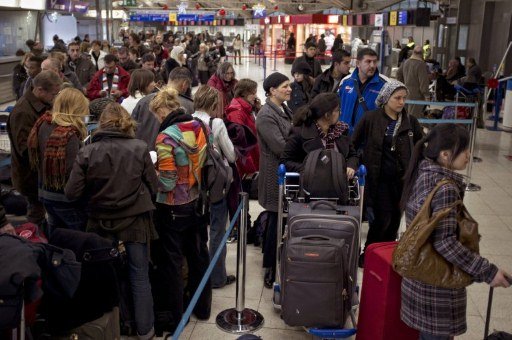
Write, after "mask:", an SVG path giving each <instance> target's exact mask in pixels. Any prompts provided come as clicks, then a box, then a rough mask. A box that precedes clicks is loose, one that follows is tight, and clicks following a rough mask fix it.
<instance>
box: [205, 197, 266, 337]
mask: <svg viewBox="0 0 512 340" xmlns="http://www.w3.org/2000/svg"><path fill="white" fill-rule="evenodd" d="M240 201H241V204H242V210H241V211H240V225H239V230H238V245H237V253H238V256H237V257H238V258H237V264H236V307H235V308H229V309H226V310H223V311H222V312H220V313H219V314H218V315H217V318H216V320H215V322H216V323H217V326H218V327H219V328H220V329H222V330H223V331H225V332H228V333H238V334H239V333H248V332H254V331H256V330H258V329H260V328H261V327H263V322H264V321H265V319H264V318H263V315H261V314H260V313H259V312H258V311H255V310H253V309H250V308H245V266H246V251H247V214H248V212H249V194H248V193H246V192H241V193H240Z"/></svg>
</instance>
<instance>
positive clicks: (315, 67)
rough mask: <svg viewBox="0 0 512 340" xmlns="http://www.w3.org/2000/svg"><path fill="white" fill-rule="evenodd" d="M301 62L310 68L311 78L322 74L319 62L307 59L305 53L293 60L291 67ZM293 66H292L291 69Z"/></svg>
mask: <svg viewBox="0 0 512 340" xmlns="http://www.w3.org/2000/svg"><path fill="white" fill-rule="evenodd" d="M303 61H305V62H306V63H308V65H309V67H311V70H312V71H313V73H311V77H313V78H316V77H317V76H319V75H320V74H322V66H321V65H320V62H319V61H318V60H316V59H315V58H309V57H308V56H307V55H306V54H305V53H304V55H302V56H300V57H298V58H297V59H295V61H294V62H293V65H295V64H298V63H300V62H303ZM293 65H292V68H293Z"/></svg>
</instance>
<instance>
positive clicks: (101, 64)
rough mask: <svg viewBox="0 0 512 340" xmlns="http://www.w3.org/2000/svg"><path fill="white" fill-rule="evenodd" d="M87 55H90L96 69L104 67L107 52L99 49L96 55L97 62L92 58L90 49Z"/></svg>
mask: <svg viewBox="0 0 512 340" xmlns="http://www.w3.org/2000/svg"><path fill="white" fill-rule="evenodd" d="M89 55H90V56H91V62H92V64H93V65H94V67H95V69H96V71H99V70H103V68H104V67H105V56H106V55H107V52H105V51H103V50H100V56H99V57H98V61H97V62H96V59H94V55H93V54H92V50H90V51H89Z"/></svg>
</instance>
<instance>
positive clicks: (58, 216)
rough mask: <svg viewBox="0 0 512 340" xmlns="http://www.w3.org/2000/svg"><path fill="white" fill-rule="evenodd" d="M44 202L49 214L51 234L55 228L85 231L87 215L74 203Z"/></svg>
mask: <svg viewBox="0 0 512 340" xmlns="http://www.w3.org/2000/svg"><path fill="white" fill-rule="evenodd" d="M42 201H43V204H44V208H45V209H46V213H47V214H48V230H49V232H50V233H51V231H52V230H55V228H67V229H71V230H78V231H85V226H86V225H87V214H86V213H85V211H84V210H82V209H80V208H78V207H77V206H76V205H74V204H72V203H67V202H57V201H50V200H42ZM48 236H50V235H48Z"/></svg>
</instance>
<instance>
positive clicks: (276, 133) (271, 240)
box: [256, 72, 292, 288]
mask: <svg viewBox="0 0 512 340" xmlns="http://www.w3.org/2000/svg"><path fill="white" fill-rule="evenodd" d="M263 88H264V89H265V93H266V96H267V100H266V102H265V105H263V106H262V107H261V110H260V112H259V113H258V115H257V116H256V131H257V133H258V146H259V149H260V168H259V170H260V171H259V176H258V202H259V203H260V205H261V206H262V207H263V208H264V209H266V210H267V211H268V222H267V223H268V224H267V228H266V231H265V232H266V236H265V244H264V245H263V253H264V254H263V267H264V268H265V277H264V285H265V287H267V288H272V284H273V282H274V280H275V272H276V268H275V264H276V240H277V231H276V230H277V205H278V204H277V203H278V201H279V196H278V183H277V168H278V166H279V161H280V159H281V153H282V152H283V150H284V146H285V144H286V138H287V137H288V133H289V131H290V128H291V127H292V112H291V110H290V109H289V108H288V106H287V105H286V104H285V102H286V101H289V100H290V94H291V92H292V89H291V88H290V80H289V79H288V77H287V76H285V75H284V74H282V73H278V72H276V73H272V74H271V75H269V76H268V77H267V78H266V79H265V80H264V81H263Z"/></svg>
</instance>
